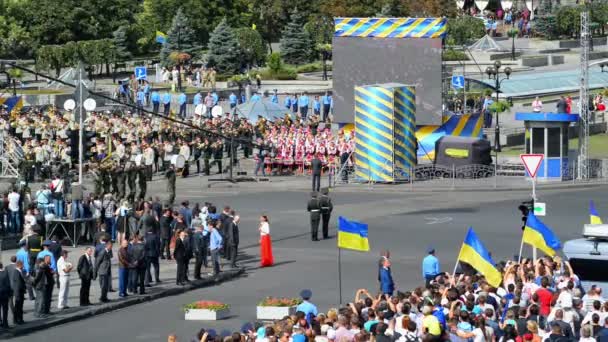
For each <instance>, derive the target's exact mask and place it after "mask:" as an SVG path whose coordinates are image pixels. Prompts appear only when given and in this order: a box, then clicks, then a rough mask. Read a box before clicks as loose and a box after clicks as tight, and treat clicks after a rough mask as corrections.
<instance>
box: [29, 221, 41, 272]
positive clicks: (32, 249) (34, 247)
mask: <svg viewBox="0 0 608 342" xmlns="http://www.w3.org/2000/svg"><path fill="white" fill-rule="evenodd" d="M38 232H39V228H35V229H34V234H32V235H30V236H28V238H27V248H28V260H29V263H30V275H31V276H34V271H35V270H36V268H35V267H34V266H35V265H36V257H37V256H38V253H40V251H42V236H40V234H39V233H38Z"/></svg>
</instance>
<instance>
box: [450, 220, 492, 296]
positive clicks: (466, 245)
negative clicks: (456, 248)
mask: <svg viewBox="0 0 608 342" xmlns="http://www.w3.org/2000/svg"><path fill="white" fill-rule="evenodd" d="M458 260H459V261H463V262H466V263H467V264H469V265H471V266H472V267H473V268H474V269H476V270H477V272H479V273H481V274H483V275H484V277H486V280H487V281H488V283H489V284H490V285H492V286H494V287H499V286H500V283H501V282H502V276H501V275H500V271H498V270H497V269H496V267H495V266H494V265H495V264H494V260H492V257H491V256H490V252H488V250H487V249H486V247H485V246H484V245H483V243H482V242H481V240H479V238H478V237H477V234H475V231H473V227H469V231H468V232H467V236H465V238H464V242H463V243H462V247H461V248H460V253H459V254H458Z"/></svg>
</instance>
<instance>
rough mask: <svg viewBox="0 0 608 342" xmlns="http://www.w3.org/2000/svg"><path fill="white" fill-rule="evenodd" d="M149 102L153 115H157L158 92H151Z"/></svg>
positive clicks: (158, 105) (158, 104)
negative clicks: (150, 102)
mask: <svg viewBox="0 0 608 342" xmlns="http://www.w3.org/2000/svg"><path fill="white" fill-rule="evenodd" d="M150 100H151V101H152V111H153V112H154V113H158V109H159V107H160V94H159V93H158V91H156V90H155V91H153V92H152V95H151V96H150Z"/></svg>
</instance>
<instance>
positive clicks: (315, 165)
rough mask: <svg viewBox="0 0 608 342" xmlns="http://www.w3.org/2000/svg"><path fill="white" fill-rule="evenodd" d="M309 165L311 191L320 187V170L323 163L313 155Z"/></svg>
mask: <svg viewBox="0 0 608 342" xmlns="http://www.w3.org/2000/svg"><path fill="white" fill-rule="evenodd" d="M310 167H311V168H312V191H317V192H318V191H319V189H320V188H321V170H322V169H323V163H322V162H321V160H320V159H319V157H318V156H316V155H315V157H314V158H313V159H312V161H311V162H310Z"/></svg>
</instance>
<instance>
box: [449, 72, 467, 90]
mask: <svg viewBox="0 0 608 342" xmlns="http://www.w3.org/2000/svg"><path fill="white" fill-rule="evenodd" d="M452 88H454V89H464V76H462V75H461V76H452Z"/></svg>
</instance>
